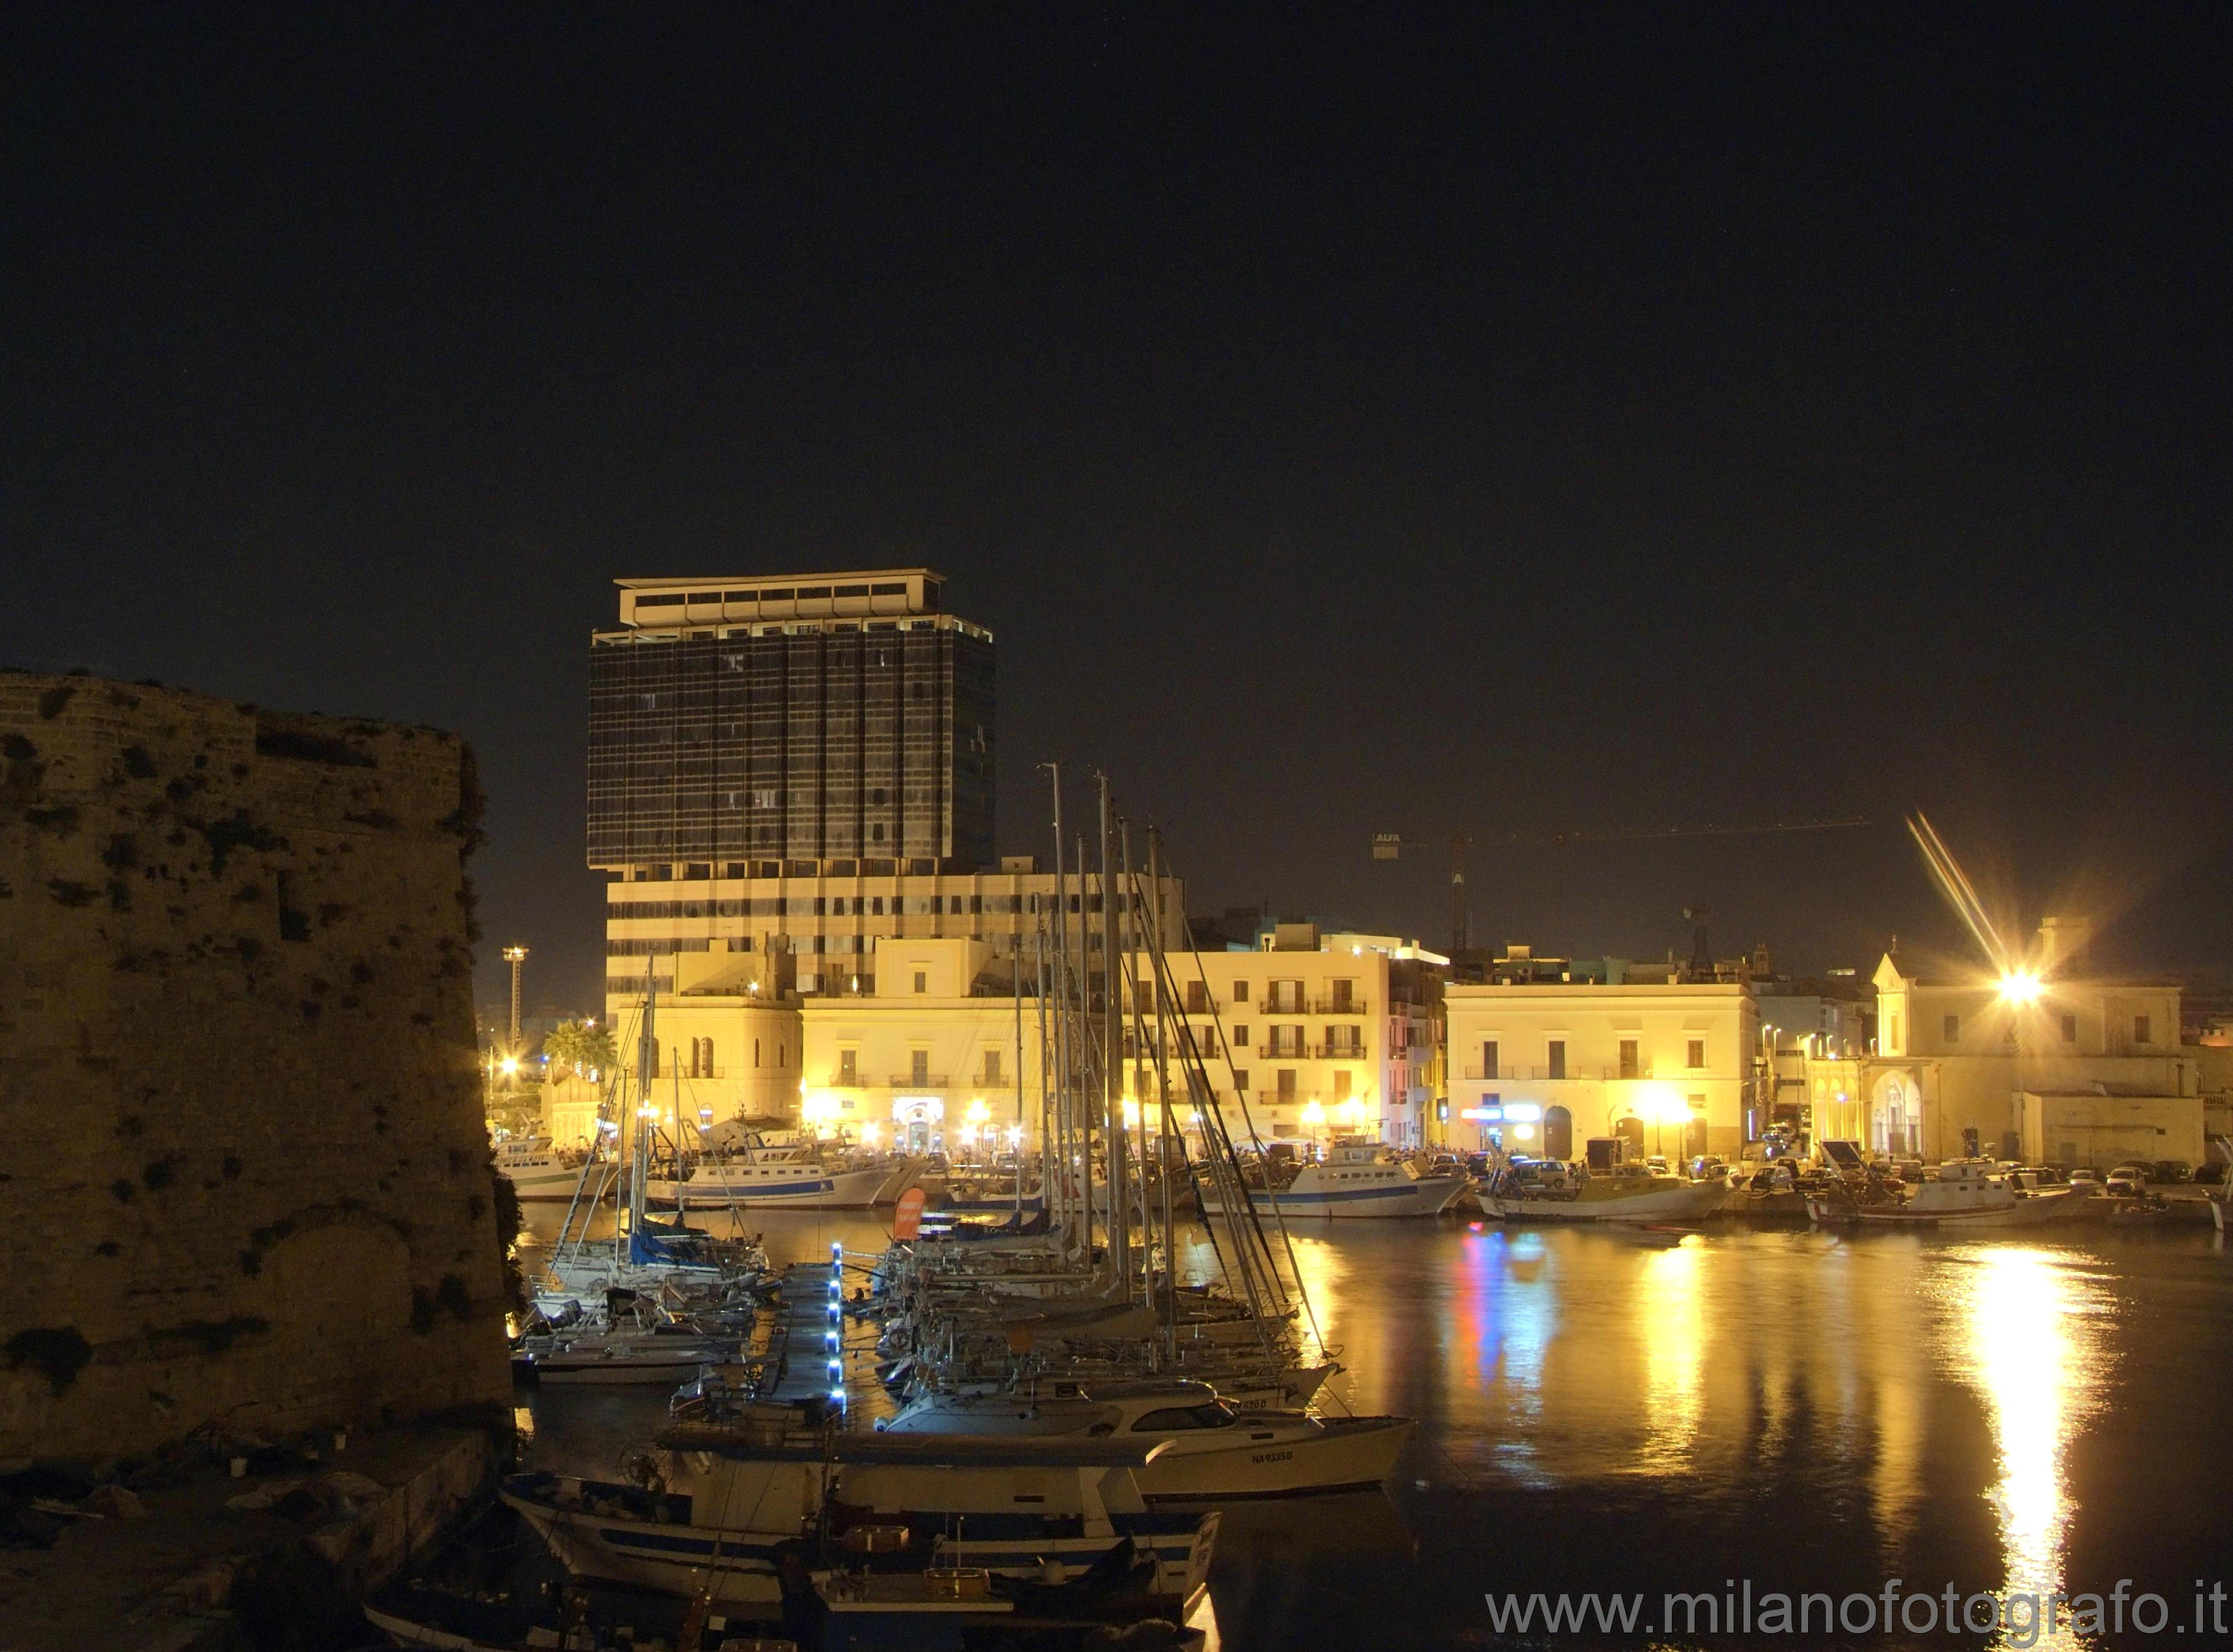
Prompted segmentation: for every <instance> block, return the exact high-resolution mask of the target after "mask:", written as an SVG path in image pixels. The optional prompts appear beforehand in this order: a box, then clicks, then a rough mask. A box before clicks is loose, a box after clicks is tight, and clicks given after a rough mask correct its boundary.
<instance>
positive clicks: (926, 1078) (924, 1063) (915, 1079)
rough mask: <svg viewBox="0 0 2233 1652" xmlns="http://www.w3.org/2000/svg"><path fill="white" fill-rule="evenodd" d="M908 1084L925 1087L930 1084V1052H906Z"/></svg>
mask: <svg viewBox="0 0 2233 1652" xmlns="http://www.w3.org/2000/svg"><path fill="white" fill-rule="evenodd" d="M908 1083H911V1084H918V1085H925V1086H927V1085H928V1084H929V1083H930V1051H929V1050H908Z"/></svg>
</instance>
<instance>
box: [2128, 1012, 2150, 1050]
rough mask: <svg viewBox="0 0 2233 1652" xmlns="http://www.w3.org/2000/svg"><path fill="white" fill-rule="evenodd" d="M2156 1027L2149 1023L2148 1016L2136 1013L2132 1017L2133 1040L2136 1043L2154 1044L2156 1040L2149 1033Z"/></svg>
mask: <svg viewBox="0 0 2233 1652" xmlns="http://www.w3.org/2000/svg"><path fill="white" fill-rule="evenodd" d="M2153 1030H2154V1029H2153V1028H2152V1027H2151V1026H2150V1025H2149V1023H2148V1018H2147V1017H2145V1016H2144V1015H2136V1016H2134V1017H2133V1018H2132V1042H2133V1043H2134V1044H2152V1043H2153V1042H2154V1040H2153V1039H2152V1038H2151V1037H2149V1036H2148V1035H2149V1033H2150V1032H2152V1031H2153Z"/></svg>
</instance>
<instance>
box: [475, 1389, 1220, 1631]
mask: <svg viewBox="0 0 2233 1652" xmlns="http://www.w3.org/2000/svg"><path fill="white" fill-rule="evenodd" d="M655 1444H656V1445H657V1446H658V1447H659V1448H660V1450H661V1452H662V1453H663V1454H664V1456H665V1460H666V1462H667V1464H668V1465H669V1466H670V1468H671V1471H672V1472H673V1473H675V1474H676V1475H678V1476H679V1477H680V1483H684V1484H687V1486H688V1489H687V1491H682V1492H677V1491H673V1490H669V1489H667V1486H666V1485H665V1484H664V1483H654V1485H652V1486H648V1487H646V1486H622V1485H615V1484H609V1483H605V1482H600V1481H590V1480H577V1479H574V1478H571V1477H568V1476H561V1475H557V1474H550V1473H535V1474H516V1475H513V1476H511V1478H510V1479H508V1480H505V1482H504V1484H503V1486H502V1488H501V1495H502V1496H503V1499H504V1500H505V1503H506V1504H507V1505H509V1506H511V1508H512V1509H514V1510H516V1511H517V1512H518V1513H519V1514H520V1515H521V1516H522V1518H524V1519H525V1520H526V1521H527V1522H528V1524H529V1525H532V1526H533V1527H534V1528H535V1529H536V1531H537V1532H539V1533H541V1535H542V1536H543V1538H544V1540H545V1541H547V1542H548V1543H549V1544H550V1547H551V1549H552V1551H554V1552H555V1553H556V1554H557V1556H558V1558H559V1559H560V1560H561V1561H563V1563H564V1564H565V1565H566V1567H567V1568H568V1570H569V1571H572V1572H573V1573H574V1574H575V1576H576V1577H580V1578H583V1579H585V1580H591V1581H597V1582H603V1583H610V1584H621V1585H623V1586H628V1587H633V1588H638V1589H653V1590H661V1591H662V1592H665V1593H668V1594H686V1595H693V1596H698V1595H702V1596H703V1597H706V1598H708V1599H710V1600H713V1601H715V1602H720V1603H739V1602H759V1603H771V1602H774V1601H776V1600H778V1599H780V1598H781V1591H780V1590H779V1589H778V1582H777V1577H776V1571H775V1567H776V1560H777V1551H778V1546H779V1545H796V1544H797V1542H798V1538H799V1536H800V1534H801V1532H813V1531H815V1530H816V1529H817V1526H818V1525H821V1524H822V1523H823V1522H824V1518H825V1516H826V1517H827V1520H828V1527H829V1534H830V1539H831V1541H832V1542H833V1543H835V1544H836V1545H838V1546H840V1547H842V1548H845V1549H848V1550H849V1551H850V1549H851V1548H852V1545H851V1543H850V1540H849V1532H851V1531H852V1530H854V1529H856V1528H857V1529H859V1530H860V1532H862V1534H863V1537H864V1538H867V1539H869V1541H867V1542H864V1543H863V1545H862V1546H861V1549H860V1552H862V1553H883V1552H890V1551H898V1552H901V1553H911V1554H912V1555H914V1556H915V1557H916V1558H917V1559H918V1562H921V1561H928V1564H933V1565H937V1566H941V1567H950V1568H959V1567H980V1568H983V1569H984V1570H986V1571H992V1572H995V1573H998V1574H999V1575H1001V1576H1004V1577H1016V1578H1026V1579H1030V1580H1032V1581H1044V1582H1048V1583H1057V1582H1064V1581H1067V1580H1068V1579H1069V1578H1071V1577H1075V1576H1077V1574H1079V1573H1080V1572H1083V1571H1085V1570H1086V1569H1087V1568H1088V1567H1089V1566H1090V1565H1091V1564H1093V1563H1094V1562H1095V1561H1097V1560H1099V1559H1101V1558H1103V1556H1105V1555H1107V1554H1108V1553H1109V1552H1110V1550H1111V1549H1113V1548H1115V1547H1117V1545H1119V1544H1120V1543H1122V1542H1123V1539H1125V1538H1130V1539H1131V1541H1132V1544H1133V1545H1134V1546H1135V1548H1136V1550H1137V1551H1139V1552H1140V1553H1142V1554H1143V1555H1145V1556H1148V1557H1150V1558H1152V1559H1153V1561H1154V1563H1155V1570H1154V1581H1153V1584H1152V1585H1151V1589H1152V1592H1154V1593H1156V1594H1157V1595H1161V1596H1164V1597H1169V1598H1171V1599H1173V1600H1175V1601H1177V1602H1179V1603H1182V1605H1183V1606H1184V1607H1185V1608H1186V1609H1187V1610H1191V1609H1192V1607H1193V1605H1194V1603H1195V1602H1196V1601H1197V1600H1198V1599H1199V1598H1200V1597H1201V1594H1202V1592H1203V1591H1204V1590H1206V1589H1207V1587H1208V1575H1209V1562H1210V1556H1211V1553H1212V1551H1213V1548H1214V1545H1215V1542H1216V1533H1217V1519H1218V1517H1217V1516H1216V1515H1215V1514H1214V1513H1211V1514H1206V1515H1195V1514H1188V1513H1182V1512H1175V1511H1174V1512H1164V1511H1160V1510H1156V1509H1151V1508H1149V1507H1148V1506H1147V1504H1146V1502H1145V1501H1144V1499H1143V1498H1142V1497H1141V1495H1140V1489H1139V1486H1138V1483H1137V1481H1136V1479H1135V1476H1136V1473H1138V1472H1139V1471H1140V1470H1141V1469H1143V1468H1144V1467H1148V1466H1149V1464H1150V1463H1151V1462H1152V1461H1153V1460H1154V1459H1155V1457H1156V1454H1158V1453H1160V1452H1161V1451H1162V1450H1163V1449H1164V1447H1163V1444H1162V1441H1149V1440H1145V1439H1131V1440H1121V1441H1120V1440H1113V1439H1112V1440H1062V1439H1054V1440H1033V1439H1025V1438H1006V1439H986V1438H982V1437H979V1436H973V1435H960V1434H919V1435H910V1436H905V1437H900V1438H895V1437H893V1436H890V1435H888V1434H867V1435H856V1434H834V1435H831V1436H830V1437H829V1438H828V1439H826V1440H805V1441H784V1442H783V1443H778V1444H755V1443H752V1442H751V1441H750V1439H749V1437H748V1435H747V1434H744V1433H740V1432H739V1431H738V1430H733V1429H725V1428H707V1427H702V1426H697V1425H684V1426H681V1427H678V1428H670V1429H668V1430H667V1432H666V1433H664V1434H661V1435H660V1436H659V1437H658V1440H657V1441H656V1442H655Z"/></svg>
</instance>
